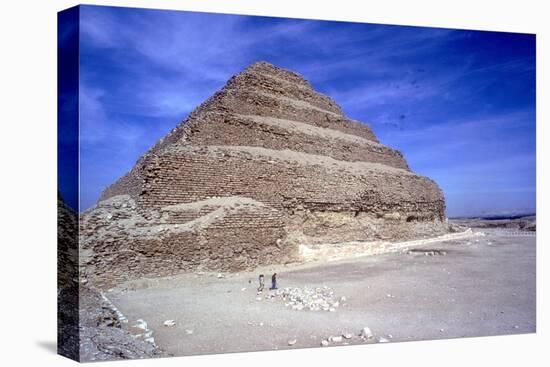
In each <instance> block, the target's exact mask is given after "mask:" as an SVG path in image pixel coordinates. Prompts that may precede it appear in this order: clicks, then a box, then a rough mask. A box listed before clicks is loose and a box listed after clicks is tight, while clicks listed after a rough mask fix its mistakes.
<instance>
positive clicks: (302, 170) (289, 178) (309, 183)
mask: <svg viewBox="0 0 550 367" xmlns="http://www.w3.org/2000/svg"><path fill="white" fill-rule="evenodd" d="M444 211H445V201H444V197H443V194H442V191H441V190H440V188H439V187H438V186H437V184H436V183H435V182H434V181H432V180H430V179H429V178H427V177H423V176H421V175H418V174H415V173H414V172H412V171H411V170H410V168H409V166H408V164H407V162H406V160H405V159H404V157H403V155H402V154H401V153H400V152H399V151H397V150H395V149H392V148H390V147H387V146H385V145H383V144H381V143H380V142H379V141H378V139H377V138H376V136H375V135H374V133H373V131H372V130H371V129H370V128H369V126H368V125H367V124H364V123H362V122H359V121H354V120H352V119H350V118H348V117H346V116H345V114H344V113H343V112H342V109H341V108H340V107H339V106H338V105H337V104H336V102H335V101H333V100H332V99H331V98H330V97H328V96H325V95H323V94H320V93H318V92H316V91H315V90H314V89H313V87H312V86H311V85H310V83H309V82H308V81H307V80H305V79H304V78H303V77H302V76H300V75H299V74H296V73H294V72H291V71H288V70H285V69H282V68H279V67H276V66H274V65H271V64H269V63H266V62H258V63H255V64H253V65H251V66H249V67H248V68H246V69H245V70H244V71H242V72H241V73H239V74H237V75H235V76H233V77H232V78H231V79H229V81H228V82H227V84H226V85H225V86H224V87H223V88H222V89H221V90H220V91H218V92H216V93H215V94H214V95H213V96H212V97H210V98H209V99H208V100H206V101H205V102H204V103H202V104H201V105H200V106H198V107H197V108H196V109H195V110H194V111H193V112H192V113H191V114H190V115H189V117H188V118H187V119H186V120H185V121H183V122H182V123H181V124H180V125H178V126H177V127H176V128H174V129H173V130H172V131H171V132H170V133H169V134H168V135H167V136H165V137H164V138H162V139H161V140H160V141H158V142H157V143H156V144H155V145H154V146H153V147H152V148H151V149H150V150H149V151H148V152H147V153H145V154H144V155H143V156H142V157H141V158H140V159H139V160H138V161H137V163H136V165H135V166H134V167H133V168H132V170H131V171H130V172H128V173H127V174H126V175H124V176H123V177H121V178H120V179H119V180H117V181H116V182H115V183H113V184H112V185H111V186H109V187H108V188H106V189H105V191H104V192H103V193H102V195H101V197H100V199H99V201H98V203H97V204H96V205H95V206H94V207H92V208H91V209H89V210H87V211H86V212H84V213H83V214H81V232H80V236H81V244H82V245H81V246H82V247H81V262H82V265H83V267H82V271H83V273H84V275H85V276H86V274H88V275H93V277H95V278H97V279H105V280H110V281H115V280H123V279H129V278H137V277H141V276H152V275H167V274H173V273H177V272H182V271H199V270H209V271H212V270H214V271H240V270H244V269H253V268H255V267H257V266H260V265H267V264H281V263H288V262H295V261H300V251H299V248H300V246H304V245H305V246H307V245H312V244H315V245H316V246H317V245H323V244H327V245H330V244H334V243H345V242H351V241H376V240H389V241H398V240H404V239H413V238H422V237H429V236H433V235H438V234H442V233H445V232H446V231H447V225H446V219H445V214H444ZM90 278H92V277H91V276H90Z"/></svg>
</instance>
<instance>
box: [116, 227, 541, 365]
mask: <svg viewBox="0 0 550 367" xmlns="http://www.w3.org/2000/svg"><path fill="white" fill-rule="evenodd" d="M416 248H417V249H427V250H432V249H437V250H443V251H445V252H446V255H445V256H424V255H423V254H422V253H420V254H416V255H413V254H405V253H402V252H394V253H386V254H380V255H376V256H364V257H357V258H353V259H345V260H338V261H333V262H330V263H325V264H319V263H310V264H306V265H303V266H294V267H284V266H280V267H271V268H265V269H260V270H258V271H256V272H254V273H240V274H226V277H225V278H221V279H218V278H217V277H216V274H204V275H196V274H187V275H180V276H176V277H169V278H163V279H156V280H140V281H134V282H128V283H126V284H123V285H121V286H120V287H117V288H115V289H113V290H112V291H111V292H107V293H106V295H107V297H108V298H109V299H110V300H111V301H112V302H113V303H114V304H115V305H116V306H117V307H118V308H119V310H120V311H121V312H122V313H123V314H124V315H125V316H126V317H127V318H128V319H129V323H128V325H132V323H135V321H136V320H137V319H143V320H145V321H146V322H147V324H148V325H149V328H150V329H152V330H153V331H154V334H153V337H154V338H155V342H156V343H157V344H158V345H159V346H160V347H161V348H163V349H165V350H166V351H168V352H169V353H172V354H174V355H190V354H206V353H222V352H237V351H257V350H274V349H286V348H300V347H317V346H319V345H320V342H321V340H322V339H325V338H327V337H329V336H331V335H339V334H341V333H342V332H351V333H353V334H357V333H358V332H359V331H360V330H361V328H363V327H364V326H368V327H370V328H371V329H372V331H373V332H374V334H375V335H376V336H382V337H385V338H387V339H389V340H391V342H398V341H409V340H424V339H440V338H457V337H465V336H488V335H502V334H515V333H531V332H534V331H535V322H536V320H535V315H536V312H535V249H536V247H535V237H533V236H514V237H507V236H496V235H494V234H490V235H488V236H484V237H479V236H474V237H471V238H462V239H455V240H451V241H446V242H434V243H429V244H425V245H421V246H419V247H416ZM260 271H261V272H263V273H264V274H266V281H269V278H270V275H271V273H272V272H273V271H276V272H277V273H278V274H279V284H280V286H281V287H285V286H289V287H303V286H311V287H317V286H323V285H327V286H329V287H331V288H332V289H333V290H334V292H335V293H336V295H338V296H346V297H347V301H346V302H347V305H346V306H345V307H339V308H338V309H337V311H336V312H323V311H296V310H291V309H289V308H286V307H285V306H284V303H283V301H282V300H280V299H277V300H273V301H271V300H265V299H262V300H261V301H257V300H256V291H255V287H256V286H257V275H258V274H259V272H260ZM249 281H250V282H251V283H250V284H249ZM266 283H268V282H266ZM242 288H246V289H245V290H242ZM264 294H265V293H264ZM169 319H173V320H175V321H176V325H175V326H173V327H165V326H163V323H164V321H165V320H169ZM186 330H193V333H192V334H188V332H186ZM389 335H391V336H392V337H391V338H390V337H389ZM290 339H296V340H297V342H296V344H295V345H294V346H288V340H290ZM344 341H345V342H348V341H346V340H344ZM349 343H350V344H363V343H364V342H363V341H361V340H360V339H359V338H358V337H356V336H355V337H354V338H353V339H351V340H350V341H349ZM341 344H342V343H332V344H331V345H341Z"/></svg>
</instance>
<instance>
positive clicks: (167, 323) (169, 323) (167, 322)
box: [163, 320, 176, 326]
mask: <svg viewBox="0 0 550 367" xmlns="http://www.w3.org/2000/svg"><path fill="white" fill-rule="evenodd" d="M163 325H164V326H174V325H176V322H175V321H174V320H166V321H164V324H163Z"/></svg>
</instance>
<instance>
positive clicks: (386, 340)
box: [378, 336, 390, 343]
mask: <svg viewBox="0 0 550 367" xmlns="http://www.w3.org/2000/svg"><path fill="white" fill-rule="evenodd" d="M389 342H390V341H389V340H388V339H386V338H384V337H383V336H379V337H378V343H389Z"/></svg>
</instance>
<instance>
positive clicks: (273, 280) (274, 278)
mask: <svg viewBox="0 0 550 367" xmlns="http://www.w3.org/2000/svg"><path fill="white" fill-rule="evenodd" d="M269 289H277V273H273V275H272V276H271V288H269Z"/></svg>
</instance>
